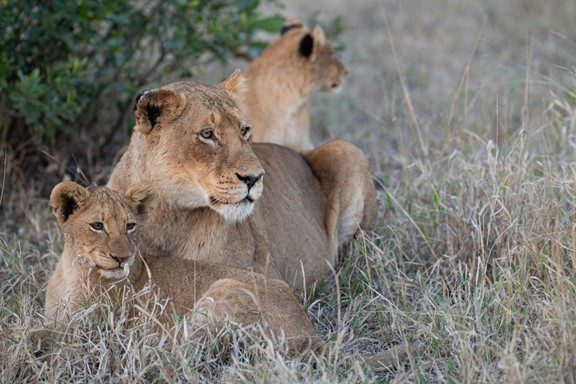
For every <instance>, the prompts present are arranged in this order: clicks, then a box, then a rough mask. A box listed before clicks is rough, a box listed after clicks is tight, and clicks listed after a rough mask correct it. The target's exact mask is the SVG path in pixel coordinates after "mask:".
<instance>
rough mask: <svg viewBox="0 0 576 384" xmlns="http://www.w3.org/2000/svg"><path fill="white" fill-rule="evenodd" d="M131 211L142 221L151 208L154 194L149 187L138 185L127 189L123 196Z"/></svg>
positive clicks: (142, 184) (154, 198)
mask: <svg viewBox="0 0 576 384" xmlns="http://www.w3.org/2000/svg"><path fill="white" fill-rule="evenodd" d="M125 196H126V198H127V199H128V203H129V205H130V208H131V209H132V211H133V212H134V213H135V214H136V215H137V216H139V217H140V218H141V219H143V218H144V217H145V216H146V215H147V214H148V212H150V210H152V208H153V205H154V204H153V203H154V201H155V200H156V193H155V192H154V189H153V188H152V186H151V185H149V184H145V183H138V184H135V185H133V186H132V187H130V188H128V190H127V191H126V194H125Z"/></svg>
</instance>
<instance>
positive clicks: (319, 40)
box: [312, 25, 326, 47]
mask: <svg viewBox="0 0 576 384" xmlns="http://www.w3.org/2000/svg"><path fill="white" fill-rule="evenodd" d="M312 37H313V38H314V45H315V46H317V47H320V46H322V45H324V44H326V34H325V33H324V30H323V29H322V27H321V26H319V25H317V26H315V27H314V29H312Z"/></svg>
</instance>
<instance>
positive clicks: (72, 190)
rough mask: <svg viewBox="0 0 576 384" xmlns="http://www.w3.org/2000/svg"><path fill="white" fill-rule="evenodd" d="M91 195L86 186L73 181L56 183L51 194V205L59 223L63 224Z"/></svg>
mask: <svg viewBox="0 0 576 384" xmlns="http://www.w3.org/2000/svg"><path fill="white" fill-rule="evenodd" d="M89 197H90V192H88V190H87V189H86V188H84V187H82V186H80V185H78V184H76V183H74V182H72V181H64V182H62V183H60V184H58V185H56V186H55V187H54V189H52V193H51V194H50V207H51V208H52V213H53V214H54V216H56V220H57V221H58V225H60V226H62V224H64V223H65V222H66V221H67V220H68V218H69V217H70V215H71V214H73V213H74V212H75V211H76V210H77V209H78V208H80V207H81V206H82V205H83V204H84V203H85V202H86V200H88V198H89Z"/></svg>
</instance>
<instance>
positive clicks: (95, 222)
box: [45, 182, 321, 353]
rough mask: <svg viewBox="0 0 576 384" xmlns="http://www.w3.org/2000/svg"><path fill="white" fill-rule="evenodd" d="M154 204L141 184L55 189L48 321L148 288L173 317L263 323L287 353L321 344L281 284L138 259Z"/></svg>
mask: <svg viewBox="0 0 576 384" xmlns="http://www.w3.org/2000/svg"><path fill="white" fill-rule="evenodd" d="M153 200H154V196H153V192H152V190H151V189H150V188H149V187H147V186H144V185H143V184H138V185H136V186H133V187H132V188H130V189H129V190H128V191H127V192H126V194H125V195H124V196H123V195H121V194H120V193H118V192H115V191H112V190H110V189H108V188H106V187H97V188H93V189H90V190H88V189H85V188H83V187H82V186H80V185H78V184H76V183H73V182H63V183H60V184H58V185H57V186H56V187H54V189H53V190H52V194H51V196H50V205H51V207H52V211H53V213H54V215H55V216H56V219H57V221H58V224H59V226H60V227H61V229H62V231H63V232H64V251H63V253H62V258H61V260H60V262H59V263H58V266H57V267H56V270H55V271H54V273H53V275H52V276H51V277H50V279H49V281H48V286H47V289H46V307H45V315H46V317H47V318H48V319H50V320H53V321H55V322H60V321H63V320H65V319H66V317H67V316H70V315H71V314H72V313H73V312H74V310H77V309H80V308H82V306H83V305H84V303H86V300H87V299H88V298H89V297H88V296H89V295H93V294H98V292H103V291H108V292H109V291H110V290H114V289H117V290H119V292H122V288H124V287H125V286H126V285H129V286H131V287H132V288H133V290H135V291H140V290H142V289H143V288H145V287H146V286H147V285H148V284H153V285H154V286H155V289H156V290H157V292H159V293H160V294H161V295H162V296H164V297H166V298H168V299H169V300H170V301H171V303H172V305H173V307H174V310H175V312H176V313H177V314H178V315H186V316H187V318H189V319H191V320H193V321H194V324H200V325H203V324H205V323H206V322H207V321H208V320H207V318H211V319H212V320H216V321H219V320H224V319H225V318H227V317H232V318H233V319H234V320H235V321H237V322H238V323H240V324H241V325H252V324H258V325H262V327H263V328H264V329H265V330H266V332H267V333H268V334H269V335H271V336H274V335H275V336H280V335H281V334H283V335H284V336H285V338H286V340H287V341H288V343H287V346H288V349H289V352H291V353H303V352H306V351H308V350H309V349H316V348H318V347H319V346H320V343H321V339H320V337H319V335H318V334H317V332H316V331H315V329H314V327H313V326H312V324H311V323H310V321H309V319H308V317H307V316H306V313H305V312H304V310H303V308H302V305H301V304H300V303H299V302H298V300H297V299H296V297H295V296H294V294H293V293H292V289H291V288H290V286H288V284H287V283H285V282H284V281H282V280H279V279H274V278H270V277H266V276H264V275H261V274H257V273H253V272H250V271H244V270H238V269H232V268H228V267H225V266H222V265H215V264H209V263H206V262H200V261H193V260H184V259H181V258H175V257H173V258H170V259H166V258H155V257H148V256H147V255H145V254H141V253H140V252H139V251H138V249H137V248H136V246H135V243H136V239H135V236H136V235H137V233H138V230H139V228H138V225H139V223H140V221H141V220H142V219H143V217H144V216H145V215H146V213H147V211H148V210H149V208H150V206H151V204H152V202H153ZM259 246H261V247H265V246H266V245H265V244H259ZM206 313H208V314H209V316H208V317H207V316H206ZM165 317H169V316H165ZM160 320H161V321H162V322H164V323H166V322H172V321H173V319H168V318H164V319H160Z"/></svg>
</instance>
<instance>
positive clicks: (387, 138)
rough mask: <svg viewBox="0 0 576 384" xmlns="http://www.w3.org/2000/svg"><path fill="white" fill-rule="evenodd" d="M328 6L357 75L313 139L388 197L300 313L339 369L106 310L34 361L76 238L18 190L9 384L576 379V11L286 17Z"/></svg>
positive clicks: (331, 100)
mask: <svg viewBox="0 0 576 384" xmlns="http://www.w3.org/2000/svg"><path fill="white" fill-rule="evenodd" d="M316 10H319V11H320V12H319V13H318V14H317V16H318V18H319V19H320V20H325V21H328V20H332V19H333V18H334V17H337V16H341V17H342V23H343V27H344V32H343V33H342V35H341V36H340V38H339V40H338V41H339V43H342V44H343V45H344V46H345V50H344V51H343V52H342V53H341V56H342V58H343V61H344V62H345V63H346V65H347V66H348V69H349V70H350V75H349V76H348V79H347V82H346V84H345V88H344V90H343V92H341V93H340V94H338V95H319V96H317V97H314V98H313V106H312V112H313V116H312V118H313V122H312V123H313V124H312V125H313V127H315V129H316V131H315V135H316V139H317V142H321V141H325V140H328V139H331V138H344V139H348V140H350V141H352V142H354V143H355V144H357V145H359V146H360V147H362V148H363V149H364V150H365V151H366V153H367V154H368V156H369V157H370V159H371V165H372V167H373V172H374V176H375V179H377V180H378V185H379V188H380V197H381V199H380V200H381V201H380V202H381V206H380V212H379V213H380V215H379V222H378V225H377V227H376V229H375V231H374V232H373V233H367V234H365V235H364V236H361V237H360V238H359V239H358V241H357V243H356V249H355V250H354V251H353V252H351V253H350V255H349V257H348V258H347V259H345V260H343V261H342V262H341V264H340V265H339V267H338V269H337V270H336V271H335V275H334V277H333V278H332V279H327V281H326V283H325V285H324V287H323V288H322V289H320V290H319V291H318V292H317V293H316V294H314V295H309V296H308V297H306V298H304V300H303V301H304V304H305V305H306V308H307V310H308V314H309V316H310V317H311V318H312V319H313V321H314V323H315V325H316V326H317V329H318V330H319V331H320V332H321V333H322V335H323V336H324V337H325V338H326V339H328V340H330V342H331V346H332V348H331V351H330V353H329V354H328V356H325V357H321V358H315V357H311V358H307V359H287V358H285V357H283V356H282V355H281V354H279V353H277V350H275V349H274V348H273V347H272V346H271V345H270V344H269V343H267V342H266V340H255V341H254V342H253V343H250V347H249V348H243V347H242V346H241V344H240V343H239V341H238V340H237V339H236V337H237V335H234V334H233V335H232V336H231V339H230V340H229V342H228V345H229V347H228V349H229V355H228V357H226V358H224V359H221V358H219V357H218V348H216V347H215V345H217V343H215V342H214V340H217V339H218V338H219V337H220V338H221V337H222V335H217V336H215V339H214V340H212V342H210V340H209V341H207V342H205V343H204V344H198V343H194V342H191V341H188V340H187V339H186V337H181V336H182V334H185V333H186V332H187V330H186V329H185V326H184V325H180V327H176V328H175V329H173V330H171V331H166V332H160V334H158V333H157V332H156V331H154V330H153V324H148V323H146V322H144V323H141V324H135V325H134V324H133V325H130V326H125V327H123V323H124V322H125V320H126V319H125V318H123V317H122V316H120V317H119V318H110V319H108V318H107V315H106V311H101V312H102V313H100V314H98V313H96V312H99V311H96V310H94V308H93V309H92V311H93V312H95V313H94V315H95V317H96V318H95V319H94V318H93V319H92V320H89V317H84V318H83V319H80V322H81V323H82V324H81V325H80V326H77V328H74V329H70V333H71V334H70V336H69V337H68V342H67V343H66V344H62V345H60V346H59V348H56V349H55V350H54V351H53V352H51V353H50V354H48V355H47V356H44V357H43V358H38V357H36V356H35V355H34V353H33V352H34V344H33V343H32V342H31V341H30V339H31V337H30V334H31V330H32V329H33V328H34V327H37V326H39V325H40V323H41V322H40V317H39V314H38V312H41V307H42V305H43V290H44V286H43V284H44V282H45V280H46V273H47V272H48V271H50V269H51V268H53V266H54V265H55V263H56V262H57V260H58V255H59V252H60V250H61V241H62V239H61V236H60V234H59V231H58V230H57V228H56V225H55V223H54V221H53V220H52V218H51V216H50V214H49V212H48V207H47V206H48V203H47V200H46V198H47V196H39V197H38V198H37V199H20V200H18V199H14V198H11V199H9V198H7V197H6V196H4V199H3V200H2V202H3V204H5V203H4V202H6V201H10V202H11V204H12V205H14V206H12V207H9V208H10V209H9V211H10V212H14V214H13V215H12V216H11V217H10V218H8V217H5V220H4V223H3V224H2V233H1V235H0V238H1V243H0V249H1V257H0V281H1V284H2V296H1V298H0V300H1V301H0V319H1V322H0V327H1V329H0V330H1V334H2V345H1V347H2V349H1V350H0V357H1V360H0V372H1V373H0V381H2V382H14V381H15V380H18V379H19V380H26V381H34V380H43V381H49V382H57V381H86V380H88V379H89V378H90V379H91V380H94V381H111V380H113V381H116V382H120V381H164V380H166V381H170V382H175V381H217V380H222V381H234V382H235V381H240V382H269V381H272V382H294V381H303V382H330V383H332V382H354V381H355V382H370V381H383V382H419V383H420V382H422V383H425V382H458V383H460V382H463V383H477V382H490V383H491V382H538V383H543V382H562V381H564V382H574V381H576V286H575V282H576V279H575V277H576V271H575V268H576V225H575V224H574V222H573V218H574V214H575V208H576V199H575V196H576V136H575V132H574V130H575V129H576V24H575V23H574V20H576V3H574V2H573V1H571V0H553V1H546V2H536V1H531V0H509V1H505V2H504V1H499V0H485V1H478V2H472V1H459V0H438V1H426V0H403V1H400V0H396V1H392V0H390V1H387V0H382V1H372V0H365V1H361V2H354V5H352V3H351V2H347V1H346V2H345V1H341V2H335V1H327V0H324V1H315V2H305V1H297V2H290V4H289V5H287V6H286V8H285V9H284V10H283V11H282V12H283V13H284V14H285V15H286V16H295V17H299V18H301V19H304V20H307V19H308V18H309V17H310V16H311V15H312V14H313V12H314V11H316ZM230 69H231V68H225V69H222V70H220V69H213V73H215V75H214V78H213V79H210V74H209V73H212V72H207V78H206V79H199V80H201V81H204V82H207V83H214V82H215V81H216V80H217V79H218V78H221V77H222V73H224V72H229V71H230ZM111 161H112V160H110V162H111ZM2 168H4V169H7V168H8V167H6V165H5V166H4V167H2ZM4 172H5V171H4ZM4 176H6V175H4ZM24 192H26V193H24ZM22 196H28V192H27V191H22ZM2 208H3V212H7V211H8V208H6V207H2ZM18 213H20V214H18ZM96 315H99V316H100V317H98V316H96ZM98 320H100V321H98ZM124 325H125V324H124ZM227 340H228V339H227ZM400 342H406V343H408V345H419V347H414V348H411V349H410V350H409V353H408V358H407V359H406V361H405V362H403V363H401V364H398V365H397V366H395V367H394V369H392V370H389V371H387V370H382V371H379V372H375V371H370V370H368V369H367V368H366V367H365V366H364V365H363V364H362V363H361V360H360V358H359V356H360V355H363V354H367V353H371V352H375V351H378V350H382V349H385V348H386V346H387V345H392V344H397V343H400ZM223 367H224V368H223Z"/></svg>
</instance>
